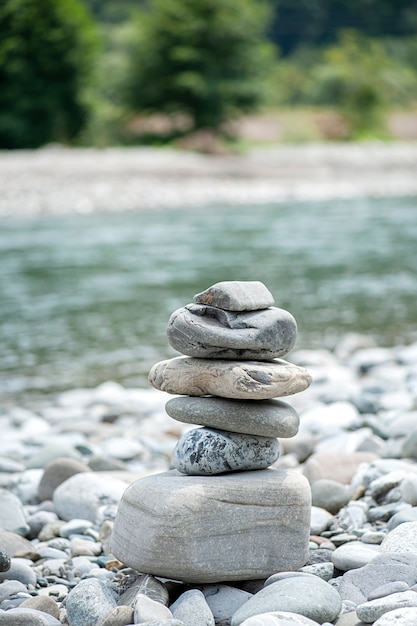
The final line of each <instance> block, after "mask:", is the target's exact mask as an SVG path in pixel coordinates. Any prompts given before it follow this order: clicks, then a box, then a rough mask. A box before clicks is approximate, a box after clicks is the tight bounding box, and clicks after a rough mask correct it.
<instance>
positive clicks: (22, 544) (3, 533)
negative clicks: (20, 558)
mask: <svg viewBox="0 0 417 626" xmlns="http://www.w3.org/2000/svg"><path fill="white" fill-rule="evenodd" d="M0 546H1V548H2V550H4V551H5V552H6V553H7V554H9V555H10V556H11V557H12V556H15V555H16V554H34V553H35V552H36V550H35V548H34V546H33V545H32V544H31V542H30V541H28V540H27V539H25V538H24V537H21V536H20V535H17V534H16V533H12V532H10V531H9V530H3V528H0Z"/></svg>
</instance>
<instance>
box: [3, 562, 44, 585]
mask: <svg viewBox="0 0 417 626" xmlns="http://www.w3.org/2000/svg"><path fill="white" fill-rule="evenodd" d="M30 565H31V561H28V560H27V559H11V562H10V568H9V569H8V570H7V572H0V582H1V581H3V580H6V579H9V580H18V581H19V582H21V583H23V584H24V585H33V586H34V587H35V586H36V574H35V572H34V570H33V569H32V568H31V567H30Z"/></svg>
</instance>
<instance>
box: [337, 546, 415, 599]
mask: <svg viewBox="0 0 417 626" xmlns="http://www.w3.org/2000/svg"><path fill="white" fill-rule="evenodd" d="M393 581H404V582H405V583H407V584H408V585H409V587H411V586H413V585H414V584H415V583H416V582H417V556H416V555H415V554H412V553H405V554H400V553H393V554H390V553H385V554H379V555H378V556H377V557H376V558H375V559H373V560H372V561H371V562H370V563H368V565H365V566H364V567H360V568H358V569H354V570H351V571H348V572H345V574H343V576H342V580H341V582H340V585H339V587H338V591H339V594H340V596H341V598H342V600H351V601H353V602H355V604H362V603H363V602H366V601H367V599H368V597H369V594H370V593H372V591H373V590H374V589H377V588H378V587H380V586H381V585H385V584H387V583H391V582H393Z"/></svg>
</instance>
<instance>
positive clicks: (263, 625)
mask: <svg viewBox="0 0 417 626" xmlns="http://www.w3.org/2000/svg"><path fill="white" fill-rule="evenodd" d="M241 626H317V622H316V621H313V620H312V619H310V618H309V617H304V615H298V614H297V613H290V612H289V611H274V612H273V613H262V614H261V615H255V616H254V617H249V618H248V619H245V621H244V622H242V624H241Z"/></svg>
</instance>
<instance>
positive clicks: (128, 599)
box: [117, 574, 169, 607]
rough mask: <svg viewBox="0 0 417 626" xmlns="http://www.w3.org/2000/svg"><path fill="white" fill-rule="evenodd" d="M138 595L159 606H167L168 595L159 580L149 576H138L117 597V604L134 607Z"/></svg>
mask: <svg viewBox="0 0 417 626" xmlns="http://www.w3.org/2000/svg"><path fill="white" fill-rule="evenodd" d="M139 593H141V594H142V595H145V596H148V597H149V598H151V599H152V600H155V601H156V602H159V603H160V604H165V606H168V604H169V593H168V590H167V588H166V587H165V585H164V584H163V583H162V582H161V581H160V580H158V579H157V578H154V577H153V576H150V575H149V574H140V575H138V577H137V579H136V580H135V581H134V582H133V584H132V585H131V586H130V587H129V588H128V589H126V591H124V592H123V593H122V595H121V596H120V597H119V599H118V601H117V604H118V605H123V604H126V605H128V606H131V607H134V606H135V601H136V596H137V595H138V594H139Z"/></svg>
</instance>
